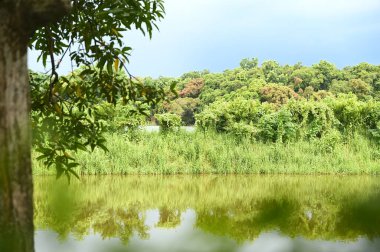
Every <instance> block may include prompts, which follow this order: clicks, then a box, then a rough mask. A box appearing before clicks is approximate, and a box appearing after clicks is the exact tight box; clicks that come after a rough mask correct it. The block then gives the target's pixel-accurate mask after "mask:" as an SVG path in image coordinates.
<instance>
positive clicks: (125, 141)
mask: <svg viewBox="0 0 380 252" xmlns="http://www.w3.org/2000/svg"><path fill="white" fill-rule="evenodd" d="M107 140H108V142H107V147H108V149H109V152H104V151H103V150H100V149H96V150H95V151H94V152H79V153H77V155H76V159H77V162H78V163H80V167H78V168H76V171H77V172H78V174H82V175H86V174H88V175H93V174H102V175H106V174H370V175H373V174H380V162H379V161H380V149H379V147H378V145H375V144H373V143H371V142H370V141H369V140H367V139H366V138H364V137H361V136H359V135H358V136H355V137H352V138H348V139H347V140H346V141H344V140H341V141H334V142H331V139H327V140H326V139H325V140H323V139H322V140H320V139H318V140H311V141H299V142H291V143H286V144H283V143H262V142H252V141H251V140H249V139H246V138H236V137H233V136H230V135H226V134H216V133H207V134H203V133H201V132H196V133H188V132H175V133H168V134H160V133H146V132H140V133H139V134H138V135H137V140H136V137H135V139H134V140H129V138H128V137H127V136H126V135H122V134H109V135H107ZM33 173H34V174H35V175H47V174H51V175H53V174H55V173H56V172H55V169H54V168H51V169H49V170H48V169H46V168H45V167H44V166H43V165H42V164H41V163H40V162H38V161H36V159H35V156H34V158H33Z"/></svg>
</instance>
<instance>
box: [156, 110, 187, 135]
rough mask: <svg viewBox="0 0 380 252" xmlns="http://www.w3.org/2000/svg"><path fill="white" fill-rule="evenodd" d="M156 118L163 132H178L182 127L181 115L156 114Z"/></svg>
mask: <svg viewBox="0 0 380 252" xmlns="http://www.w3.org/2000/svg"><path fill="white" fill-rule="evenodd" d="M155 117H156V119H157V121H158V123H159V125H160V127H161V130H162V131H163V132H168V131H178V130H179V127H181V117H180V116H179V115H176V114H170V113H165V114H156V115H155Z"/></svg>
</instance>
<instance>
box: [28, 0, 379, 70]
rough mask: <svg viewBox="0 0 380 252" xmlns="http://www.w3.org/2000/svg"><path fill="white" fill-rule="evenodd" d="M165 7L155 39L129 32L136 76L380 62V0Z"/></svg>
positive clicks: (182, 0) (204, 1)
mask: <svg viewBox="0 0 380 252" xmlns="http://www.w3.org/2000/svg"><path fill="white" fill-rule="evenodd" d="M164 5H165V8H166V15H165V18H164V19H163V20H162V22H159V23H158V26H159V28H160V31H159V32H158V31H155V32H154V33H153V38H152V40H149V38H148V37H144V36H142V35H141V34H140V33H139V32H128V33H127V35H126V37H125V40H124V41H125V42H126V44H127V45H129V46H131V47H132V48H133V52H132V56H131V58H130V63H131V64H130V68H131V69H130V70H131V71H132V73H134V74H135V75H153V76H159V75H169V76H178V75H180V74H182V73H184V72H187V71H192V70H202V69H209V70H211V71H222V70H224V69H227V68H232V67H236V66H238V64H239V61H240V60H241V59H242V58H247V57H258V58H259V59H260V61H262V60H264V59H273V60H277V61H279V62H280V63H289V64H292V63H296V62H298V61H302V62H303V63H305V64H308V65H310V64H313V63H316V62H318V61H319V60H321V59H326V60H330V61H333V63H335V64H337V65H339V66H346V65H352V64H356V63H359V62H362V61H368V62H370V63H374V64H379V63H380V52H379V50H378V43H377V41H379V40H380V16H379V13H380V0H165V4H164ZM30 56H31V57H30V58H31V59H30V61H29V62H30V63H29V66H30V67H32V68H34V69H36V67H34V64H33V63H32V62H34V61H35V58H36V55H35V53H31V54H30ZM62 68H64V69H70V68H71V67H70V65H69V64H65V65H62ZM65 71H66V70H65ZM65 71H63V72H65Z"/></svg>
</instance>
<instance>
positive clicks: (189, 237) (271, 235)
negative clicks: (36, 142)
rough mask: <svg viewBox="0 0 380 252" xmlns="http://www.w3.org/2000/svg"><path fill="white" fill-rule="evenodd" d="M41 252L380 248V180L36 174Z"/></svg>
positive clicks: (273, 251)
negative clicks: (69, 180)
mask: <svg viewBox="0 0 380 252" xmlns="http://www.w3.org/2000/svg"><path fill="white" fill-rule="evenodd" d="M35 225H36V233H35V240H36V251H37V252H68V251H70V252H76V251H78V252H87V251H89V252H105V251H111V252H113V251H115V252H116V251H117V252H122V251H147V252H155V251H160V252H161V251H162V252H171V251H173V252H174V251H181V252H182V251H183V252H185V251H186V252H192V251H194V252H195V251H196V252H198V251H199V252H202V251H205V252H206V251H207V252H208V251H212V252H213V251H226V252H227V251H239V252H250V251H259V252H277V251H281V252H282V251H283V252H290V251H294V252H295V251H299V252H301V251H307V252H314V251H324V252H330V251H331V252H340V251H342V252H343V251H344V252H351V251H361V252H362V251H363V252H366V251H368V252H372V251H373V252H375V251H376V252H378V251H380V178H379V177H331V176H313V177H312V176H156V177H154V176H128V177H116V176H107V177H85V178H83V179H82V180H81V181H74V182H72V183H71V185H70V186H67V182H66V181H65V180H61V181H58V182H57V181H55V180H54V179H52V178H46V177H45V178H42V177H40V178H36V179H35Z"/></svg>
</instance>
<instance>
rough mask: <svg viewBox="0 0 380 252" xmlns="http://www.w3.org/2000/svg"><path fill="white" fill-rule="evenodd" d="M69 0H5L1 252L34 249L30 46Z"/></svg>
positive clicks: (0, 22) (1, 18)
mask: <svg viewBox="0 0 380 252" xmlns="http://www.w3.org/2000/svg"><path fill="white" fill-rule="evenodd" d="M69 6H70V1H69V0H67V1H66V0H0V251H4V252H6V251H7V252H8V251H9V252H32V251H34V241H33V240H34V239H33V236H34V228H33V184H32V172H31V154H30V153H31V141H30V139H31V135H30V125H29V100H30V97H29V84H28V69H27V45H28V39H29V36H30V34H32V32H33V31H34V29H36V28H38V27H40V26H42V25H44V24H46V23H47V22H50V21H55V20H57V19H58V18H60V17H62V16H63V14H65V13H67V11H68V9H69Z"/></svg>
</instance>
